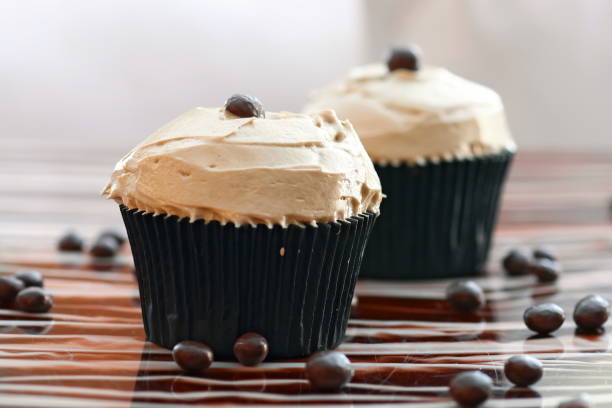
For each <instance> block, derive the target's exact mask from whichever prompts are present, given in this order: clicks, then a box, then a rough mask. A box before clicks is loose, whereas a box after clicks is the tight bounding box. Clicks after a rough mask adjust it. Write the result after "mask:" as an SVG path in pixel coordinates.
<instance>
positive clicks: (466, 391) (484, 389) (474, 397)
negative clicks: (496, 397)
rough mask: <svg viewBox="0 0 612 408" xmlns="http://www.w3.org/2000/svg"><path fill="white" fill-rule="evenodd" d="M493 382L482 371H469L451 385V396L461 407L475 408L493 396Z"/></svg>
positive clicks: (459, 375) (460, 375)
mask: <svg viewBox="0 0 612 408" xmlns="http://www.w3.org/2000/svg"><path fill="white" fill-rule="evenodd" d="M492 390H493V381H492V380H491V377H489V376H488V375H486V374H483V373H481V372H480V371H468V372H465V373H461V374H458V375H456V376H455V378H453V380H452V381H451V383H450V395H451V397H453V399H454V400H455V401H456V402H457V403H458V404H459V405H461V406H464V407H475V406H477V405H480V404H482V403H483V402H485V401H486V400H487V399H489V397H490V396H491V392H492Z"/></svg>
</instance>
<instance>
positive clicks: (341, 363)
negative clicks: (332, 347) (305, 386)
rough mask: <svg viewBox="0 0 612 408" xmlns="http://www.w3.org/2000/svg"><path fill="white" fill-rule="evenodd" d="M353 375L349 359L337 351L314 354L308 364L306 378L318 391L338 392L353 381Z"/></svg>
mask: <svg viewBox="0 0 612 408" xmlns="http://www.w3.org/2000/svg"><path fill="white" fill-rule="evenodd" d="M353 374H354V370H353V367H352V366H351V362H350V361H349V359H348V358H346V356H345V355H344V354H342V353H339V352H337V351H324V352H321V353H317V354H314V355H313V356H312V357H310V358H309V359H308V362H307V363H306V378H307V379H308V381H309V382H310V386H311V387H312V389H313V390H317V391H338V390H340V389H341V388H342V387H344V386H345V385H346V384H347V383H348V382H349V381H351V378H353Z"/></svg>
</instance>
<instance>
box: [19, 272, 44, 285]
mask: <svg viewBox="0 0 612 408" xmlns="http://www.w3.org/2000/svg"><path fill="white" fill-rule="evenodd" d="M15 279H19V280H20V281H21V282H23V285H24V286H25V287H26V288H29V287H30V286H36V287H39V288H42V287H43V285H44V281H43V276H42V275H41V274H40V272H38V271H23V272H18V273H16V274H15Z"/></svg>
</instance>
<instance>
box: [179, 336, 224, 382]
mask: <svg viewBox="0 0 612 408" xmlns="http://www.w3.org/2000/svg"><path fill="white" fill-rule="evenodd" d="M172 358H174V361H175V362H176V364H178V365H179V367H181V368H182V369H183V370H185V371H186V372H188V373H190V374H200V373H203V372H204V371H206V370H207V369H208V367H210V365H211V364H212V362H213V359H214V357H213V352H212V350H211V349H210V347H208V346H207V345H206V344H202V343H199V342H197V341H191V340H185V341H181V342H180V343H177V344H176V345H175V346H174V348H173V349H172Z"/></svg>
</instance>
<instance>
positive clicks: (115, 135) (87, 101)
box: [0, 0, 612, 152]
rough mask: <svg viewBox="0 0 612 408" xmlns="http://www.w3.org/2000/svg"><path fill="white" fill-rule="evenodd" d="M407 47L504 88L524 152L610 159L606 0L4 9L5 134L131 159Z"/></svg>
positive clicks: (297, 102) (18, 142)
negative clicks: (233, 106)
mask: <svg viewBox="0 0 612 408" xmlns="http://www.w3.org/2000/svg"><path fill="white" fill-rule="evenodd" d="M408 42H414V43H418V44H420V45H421V47H422V48H423V49H424V52H425V59H426V63H430V64H440V65H444V66H447V67H448V68H449V69H451V70H452V71H455V72H457V73H459V74H461V75H463V76H466V77H468V78H470V79H474V80H476V81H478V82H482V83H484V84H487V85H489V86H491V87H493V88H495V89H496V90H498V91H499V92H500V94H501V95H502V97H503V98H504V101H505V103H506V106H507V109H508V115H509V120H510V124H511V127H512V129H513V131H514V134H515V135H516V138H517V139H518V142H519V144H520V145H521V147H522V148H524V149H536V150H543V149H555V150H557V149H560V150H567V149H574V150H583V151H588V150H602V149H607V150H612V137H611V135H610V129H611V128H612V106H611V105H610V102H609V100H610V95H612V1H608V0H564V1H560V0H538V1H533V0H513V1H505V2H504V1H489V0H369V1H368V0H361V1H360V0H333V1H329V0H310V1H307V2H288V1H282V0H259V1H249V0H225V1H220V0H219V1H201V0H200V1H198V0H179V1H165V2H155V1H143V0H130V1H124V0H122V1H119V0H87V1H80V0H2V1H0V62H1V63H0V90H1V92H0V107H1V109H0V134H1V136H0V137H1V138H2V139H4V140H5V141H8V142H10V144H11V145H12V146H15V147H18V148H19V147H21V148H24V149H28V150H30V151H31V150H32V149H40V150H41V152H43V151H44V150H46V149H49V148H50V146H55V147H59V146H62V147H64V146H65V147H66V148H75V150H78V149H81V150H82V149H83V147H84V146H92V147H94V146H101V147H100V148H104V149H109V148H111V147H112V149H113V150H115V149H116V150H118V151H122V152H125V151H127V149H129V148H130V147H131V146H133V145H134V144H136V143H137V142H138V141H140V140H142V139H143V138H144V137H145V136H147V135H148V134H149V133H151V132H152V131H153V130H155V129H156V128H158V127H159V126H161V125H162V124H164V123H165V122H167V121H168V120H170V119H172V118H173V117H175V116H177V115H178V114H180V113H181V112H183V111H185V110H188V109H190V108H191V107H193V106H197V105H200V106H218V105H221V104H222V103H223V102H224V100H225V98H227V97H228V96H229V95H230V94H232V93H236V92H241V93H250V94H253V95H255V96H257V97H259V98H260V99H261V100H262V101H263V103H264V106H265V107H266V108H267V109H268V110H299V109H300V108H301V106H302V105H303V104H304V102H305V101H306V98H307V95H308V92H309V90H311V89H313V88H316V87H319V86H322V85H324V84H326V83H328V82H330V81H332V80H334V79H337V78H339V77H341V76H342V75H343V74H344V73H345V72H346V71H347V70H348V69H350V67H351V66H353V65H356V64H361V63H365V62H370V61H374V60H379V59H381V58H382V57H383V56H384V55H385V53H386V51H387V49H388V47H389V45H392V44H402V43H408ZM77 148H78V149H77Z"/></svg>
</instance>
